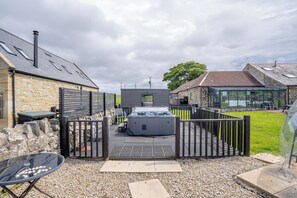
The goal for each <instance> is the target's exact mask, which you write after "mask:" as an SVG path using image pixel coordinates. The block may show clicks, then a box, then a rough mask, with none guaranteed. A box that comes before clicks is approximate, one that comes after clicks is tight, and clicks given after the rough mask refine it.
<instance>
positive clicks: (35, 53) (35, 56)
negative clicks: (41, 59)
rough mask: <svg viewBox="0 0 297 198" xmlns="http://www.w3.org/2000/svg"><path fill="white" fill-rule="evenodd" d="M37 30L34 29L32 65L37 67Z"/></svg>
mask: <svg viewBox="0 0 297 198" xmlns="http://www.w3.org/2000/svg"><path fill="white" fill-rule="evenodd" d="M38 33H39V32H38V31H36V30H34V31H33V35H34V48H33V50H34V51H33V56H34V57H33V66H34V67H37V68H38Z"/></svg>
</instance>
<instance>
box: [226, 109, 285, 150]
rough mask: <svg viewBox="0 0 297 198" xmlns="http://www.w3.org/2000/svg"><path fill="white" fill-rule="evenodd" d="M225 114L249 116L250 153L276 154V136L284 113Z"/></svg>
mask: <svg viewBox="0 0 297 198" xmlns="http://www.w3.org/2000/svg"><path fill="white" fill-rule="evenodd" d="M226 114H229V115H233V116H237V117H243V115H250V117H251V154H252V155H253V154H256V153H262V152H265V153H271V154H273V155H278V136H279V133H280V130H281V128H282V124H283V121H284V119H285V117H286V115H285V114H281V113H272V112H262V111H251V112H228V113H226Z"/></svg>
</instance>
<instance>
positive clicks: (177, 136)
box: [175, 116, 180, 159]
mask: <svg viewBox="0 0 297 198" xmlns="http://www.w3.org/2000/svg"><path fill="white" fill-rule="evenodd" d="M175 158H177V159H178V158H180V117H178V116H177V117H176V119H175Z"/></svg>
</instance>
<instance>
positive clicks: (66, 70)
mask: <svg viewBox="0 0 297 198" xmlns="http://www.w3.org/2000/svg"><path fill="white" fill-rule="evenodd" d="M61 66H62V67H63V68H64V69H65V70H66V71H67V72H68V74H72V73H71V72H70V71H69V70H68V69H67V68H66V67H65V66H64V65H61Z"/></svg>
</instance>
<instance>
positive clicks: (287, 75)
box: [283, 74, 297, 78]
mask: <svg viewBox="0 0 297 198" xmlns="http://www.w3.org/2000/svg"><path fill="white" fill-rule="evenodd" d="M283 75H284V76H286V77H287V78H297V76H295V75H293V74H283Z"/></svg>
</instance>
